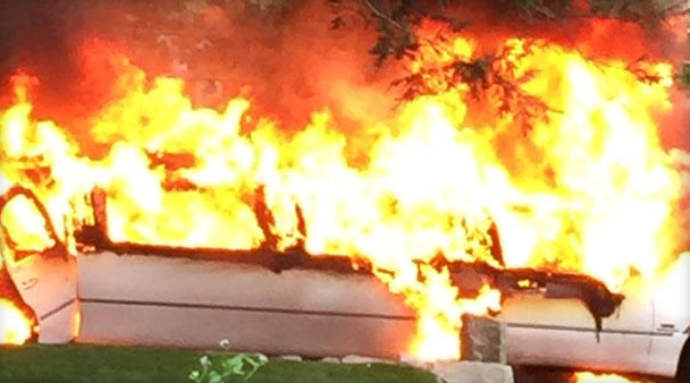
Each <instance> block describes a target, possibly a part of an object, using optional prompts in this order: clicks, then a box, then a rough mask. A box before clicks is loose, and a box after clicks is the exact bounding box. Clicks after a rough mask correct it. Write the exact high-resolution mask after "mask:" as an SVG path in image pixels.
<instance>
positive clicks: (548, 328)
mask: <svg viewBox="0 0 690 383" xmlns="http://www.w3.org/2000/svg"><path fill="white" fill-rule="evenodd" d="M689 277H690V254H685V255H684V256H683V257H682V259H681V260H680V261H679V262H678V264H676V265H675V270H673V271H672V272H671V273H670V275H669V276H668V278H667V279H666V280H665V281H664V283H662V284H661V285H659V286H657V288H655V289H653V290H652V289H647V290H645V289H642V288H640V287H639V286H629V287H628V290H627V291H623V294H624V295H625V297H626V299H625V300H624V301H623V303H622V304H621V306H620V308H619V310H618V311H617V312H616V313H614V314H613V315H612V316H611V317H609V318H604V319H603V323H602V330H601V332H600V333H599V334H597V330H596V326H595V324H594V320H593V318H592V315H591V314H590V313H589V311H588V309H587V307H586V305H585V304H584V303H583V302H582V301H581V300H579V299H572V298H565V299H564V298H548V297H547V294H544V293H539V292H526V293H523V294H517V295H515V296H514V297H512V298H509V299H508V300H507V301H506V302H505V303H504V305H503V310H502V314H501V319H502V320H504V321H505V322H506V323H507V325H508V335H507V338H508V358H509V362H510V363H511V364H516V365H542V366H544V365H545V366H557V367H572V368H578V369H587V370H601V371H612V372H622V373H639V374H649V375H656V376H664V377H674V376H675V375H676V371H677V369H678V363H679V360H680V355H681V352H682V350H683V347H684V345H685V344H686V343H687V342H688V337H689V334H688V331H689V330H690V305H688V302H690V299H689V298H690V288H689V287H690V278H689ZM650 290H651V291H650Z"/></svg>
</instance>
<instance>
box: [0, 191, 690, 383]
mask: <svg viewBox="0 0 690 383" xmlns="http://www.w3.org/2000/svg"><path fill="white" fill-rule="evenodd" d="M20 195H22V196H25V197H27V198H28V199H30V200H31V201H33V202H34V203H36V205H37V209H38V211H39V212H41V213H42V214H43V215H44V217H45V218H46V228H47V231H48V232H51V233H50V234H51V235H52V237H53V239H54V241H53V243H54V246H52V247H49V248H43V249H36V248H34V249H26V248H23V247H22V246H21V243H20V242H21V240H20V239H15V238H14V237H13V233H12V232H11V231H10V230H7V229H6V228H4V229H5V230H3V233H2V234H3V238H4V239H3V242H2V243H3V253H2V254H3V258H4V261H5V264H6V270H7V272H8V273H9V277H10V278H11V281H12V282H13V284H14V287H15V288H16V290H15V292H16V295H17V297H18V298H19V300H20V301H21V302H23V304H24V305H25V306H26V307H28V308H29V309H30V310H31V312H32V314H33V315H34V317H35V319H36V321H37V324H38V327H39V328H40V331H38V334H37V341H38V342H40V343H68V342H76V343H98V344H118V345H146V346H170V347H188V348H206V349H208V348H214V347H217V344H218V340H219V339H229V340H230V342H231V343H232V345H233V347H234V348H236V349H240V350H252V351H260V352H264V353H267V354H273V355H280V354H299V355H303V356H307V357H324V356H336V355H349V354H358V355H366V356H371V357H378V358H388V359H397V358H399V357H400V356H401V355H402V354H405V353H406V352H407V351H408V348H409V344H410V343H411V342H413V341H414V338H415V333H416V329H417V326H416V324H417V317H416V313H415V312H414V311H413V310H411V309H410V308H409V307H408V306H407V305H406V304H405V301H404V299H403V298H402V297H401V296H399V295H396V294H392V293H390V292H389V290H388V289H387V288H386V286H385V285H384V284H383V283H381V282H380V281H379V280H378V279H377V278H374V277H372V274H371V272H370V270H367V268H366V267H361V268H354V267H353V266H352V261H351V260H350V259H349V258H347V257H337V256H318V257H312V256H307V255H306V254H305V253H304V252H299V251H288V252H276V251H272V250H268V249H263V250H261V249H259V250H256V251H251V252H238V251H235V252H233V251H227V250H213V249H203V250H199V249H192V248H173V247H161V246H147V245H138V244H132V243H114V242H112V241H110V240H109V239H108V237H107V235H106V232H107V230H106V228H105V227H104V225H105V224H106V223H105V221H104V220H103V217H102V216H101V218H98V217H99V216H100V215H99V214H96V218H95V224H94V225H92V226H89V227H85V228H83V229H82V230H81V231H80V232H79V234H78V238H77V242H78V245H79V251H78V252H77V255H76V257H75V256H72V255H70V254H69V252H68V250H67V248H66V247H65V246H64V245H62V244H61V243H60V241H59V240H57V237H56V236H55V233H54V229H53V228H52V226H51V225H50V220H49V219H48V218H47V217H48V216H47V214H46V212H45V209H44V208H43V207H42V206H41V205H40V202H39V201H38V200H37V199H36V197H34V196H33V194H32V193H31V192H30V191H28V190H27V189H23V188H15V189H12V190H10V192H8V193H7V194H6V195H5V198H4V200H2V204H1V205H0V211H1V209H2V207H3V206H4V205H5V204H6V203H8V202H9V201H10V200H11V199H12V198H14V197H16V196H20ZM95 210H98V209H95ZM444 266H445V267H447V268H448V269H449V270H450V271H451V274H452V280H453V282H455V283H456V284H457V285H459V286H462V288H463V291H465V292H471V291H473V289H474V290H479V289H480V286H482V285H483V284H484V283H486V282H487V281H488V282H489V283H490V284H491V285H492V286H494V287H495V288H497V289H499V290H500V291H501V293H502V305H501V306H502V307H501V310H500V313H499V312H496V313H494V314H496V315H497V316H498V317H499V318H500V319H501V321H503V322H505V323H506V325H507V346H508V349H507V354H508V355H507V356H508V362H509V363H510V364H513V365H541V366H556V367H572V368H578V369H582V368H587V369H592V370H602V371H614V372H631V373H643V374H650V375H659V376H668V377H672V376H676V375H677V377H678V381H679V382H682V383H686V382H690V375H689V374H688V372H689V371H690V342H688V337H689V334H688V332H689V331H690V313H689V312H688V309H687V306H686V305H685V304H684V303H681V302H687V301H688V298H689V297H688V292H689V291H690V289H688V286H687V284H688V278H687V271H688V270H690V254H685V255H684V258H683V260H682V261H681V262H678V265H677V266H676V269H675V271H674V272H673V273H671V275H669V276H668V277H667V278H665V279H664V283H663V285H661V286H658V288H657V289H655V290H654V291H649V290H648V289H640V288H639V286H638V287H636V286H630V287H629V289H628V290H626V291H623V293H622V294H618V293H613V292H611V291H609V289H607V287H606V286H605V285H604V284H602V283H601V282H598V281H596V280H594V279H592V278H590V277H586V276H582V275H575V274H566V273H552V272H542V271H539V270H532V269H496V268H493V267H490V266H488V265H484V264H474V263H472V264H468V263H462V262H453V263H446V264H445V265H444Z"/></svg>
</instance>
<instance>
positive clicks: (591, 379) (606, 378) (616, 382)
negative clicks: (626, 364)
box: [574, 372, 647, 383]
mask: <svg viewBox="0 0 690 383" xmlns="http://www.w3.org/2000/svg"><path fill="white" fill-rule="evenodd" d="M574 378H575V382H576V383H647V381H642V380H631V379H628V378H625V377H623V376H620V375H616V374H594V373H591V372H578V373H575V375H574Z"/></svg>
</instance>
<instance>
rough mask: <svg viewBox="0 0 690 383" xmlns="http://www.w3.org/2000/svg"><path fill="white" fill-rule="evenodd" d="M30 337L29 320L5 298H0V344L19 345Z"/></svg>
mask: <svg viewBox="0 0 690 383" xmlns="http://www.w3.org/2000/svg"><path fill="white" fill-rule="evenodd" d="M29 338H31V321H29V320H28V319H27V318H26V317H25V316H24V314H23V313H22V312H21V311H19V309H17V308H16V307H15V306H14V304H13V303H12V302H10V301H8V300H6V299H0V344H12V345H21V344H24V342H26V341H27V340H28V339H29Z"/></svg>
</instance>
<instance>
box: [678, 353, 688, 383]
mask: <svg viewBox="0 0 690 383" xmlns="http://www.w3.org/2000/svg"><path fill="white" fill-rule="evenodd" d="M676 383H690V348H689V347H685V349H684V350H683V355H682V356H681V358H680V364H679V365H678V372H677V373H676Z"/></svg>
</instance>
